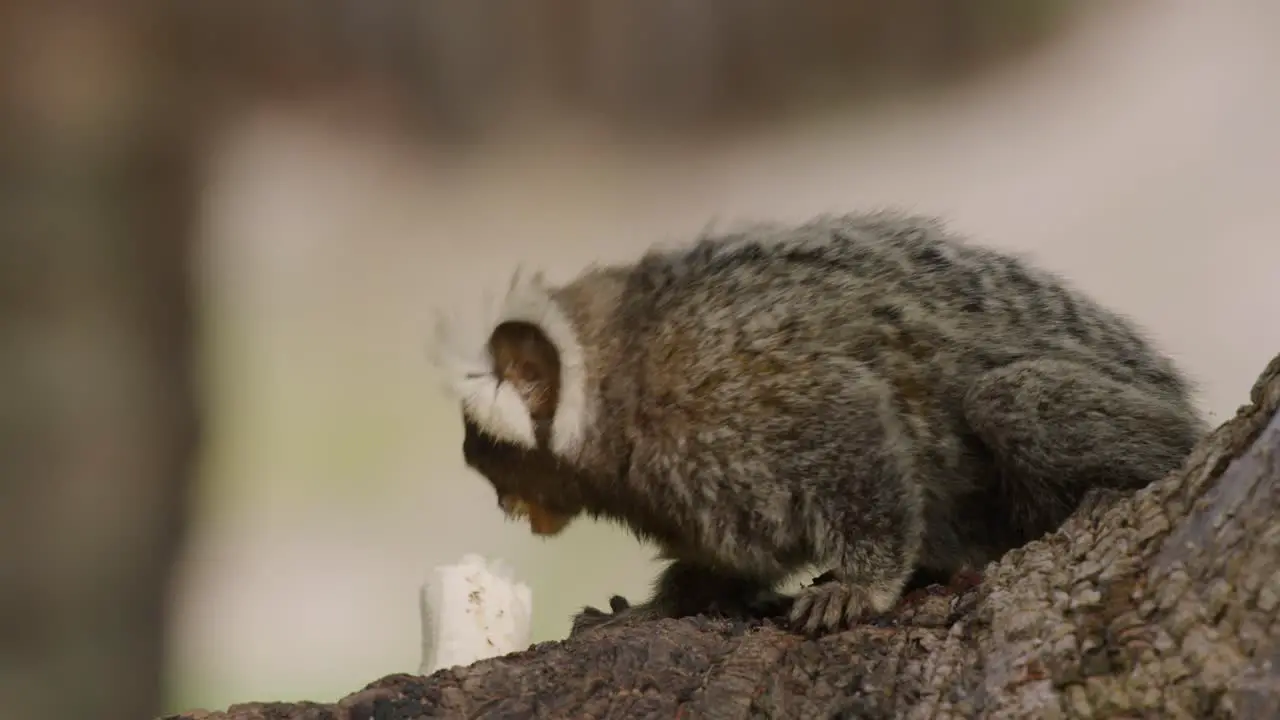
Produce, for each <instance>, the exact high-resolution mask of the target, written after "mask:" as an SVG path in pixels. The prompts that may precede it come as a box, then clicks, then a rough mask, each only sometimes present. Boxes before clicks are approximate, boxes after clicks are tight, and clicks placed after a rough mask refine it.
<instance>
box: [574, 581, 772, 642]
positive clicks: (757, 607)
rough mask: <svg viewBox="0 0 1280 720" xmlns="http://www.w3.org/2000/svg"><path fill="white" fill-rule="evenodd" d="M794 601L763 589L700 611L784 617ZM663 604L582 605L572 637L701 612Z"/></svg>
mask: <svg viewBox="0 0 1280 720" xmlns="http://www.w3.org/2000/svg"><path fill="white" fill-rule="evenodd" d="M792 602H793V600H792V598H791V597H790V596H788V595H783V594H782V593H778V592H774V591H773V590H770V589H762V590H760V591H758V592H756V593H754V594H752V595H751V596H749V597H746V598H734V597H732V596H729V597H724V598H718V599H716V600H715V601H713V602H711V603H710V604H709V605H707V606H706V607H705V608H703V609H701V610H700V611H698V612H702V613H705V614H708V615H720V616H723V617H733V618H766V617H781V616H784V615H786V613H787V610H788V609H789V608H790V607H791V603H792ZM663 607H664V605H662V604H661V603H660V602H659V601H658V599H655V600H653V601H650V602H647V603H644V604H643V605H632V604H631V602H630V601H628V600H627V599H626V598H625V597H623V596H621V595H614V596H613V597H611V598H609V609H610V610H612V612H605V611H603V610H600V609H599V608H595V607H591V606H590V605H588V606H587V607H584V608H582V612H580V613H578V614H577V615H575V616H574V617H573V626H572V629H570V631H569V637H573V636H575V635H578V634H580V633H583V632H586V631H587V630H591V629H594V628H599V627H614V626H617V625H629V624H631V623H636V622H644V621H646V620H657V619H660V618H664V617H680V616H682V615H685V614H698V612H690V613H680V612H673V611H664V610H663V609H662V608H663Z"/></svg>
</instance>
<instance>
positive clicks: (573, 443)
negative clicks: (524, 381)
mask: <svg viewBox="0 0 1280 720" xmlns="http://www.w3.org/2000/svg"><path fill="white" fill-rule="evenodd" d="M553 290H554V289H553V288H552V287H551V286H550V285H549V284H548V283H547V282H546V279H545V278H544V277H543V274H542V273H541V272H538V273H534V274H532V275H529V274H526V272H525V271H524V269H523V267H521V268H517V270H516V271H515V272H514V273H512V275H511V279H510V282H509V283H507V287H506V292H505V293H504V294H503V295H501V296H500V297H495V296H494V295H493V294H491V293H485V295H484V296H483V299H482V300H481V302H480V303H477V305H475V306H473V307H472V310H471V312H452V313H449V314H448V315H446V314H444V313H442V312H439V311H438V312H437V313H436V315H437V318H436V329H435V348H434V350H435V352H434V353H433V355H434V360H435V365H436V367H437V368H438V369H439V370H440V371H441V373H442V374H443V377H444V379H445V381H446V383H447V385H448V386H449V388H450V390H451V391H452V393H453V394H454V395H455V396H457V397H458V398H459V399H460V400H461V401H462V406H463V411H464V412H465V413H466V414H467V416H468V417H469V418H470V419H471V420H472V421H473V422H475V423H476V424H477V425H478V426H479V428H480V429H481V430H482V431H483V432H486V433H488V434H490V435H491V436H493V437H495V438H497V439H500V440H506V441H509V442H513V443H516V444H519V445H522V446H524V447H530V448H532V447H535V446H536V440H535V438H534V432H533V419H532V416H531V415H530V413H529V409H528V407H526V406H525V404H524V401H523V399H522V398H521V397H520V395H519V393H517V392H516V390H515V388H514V387H512V386H511V385H510V384H508V383H503V382H501V378H499V377H496V376H495V375H494V368H493V358H492V357H490V355H489V339H490V337H491V336H492V335H493V331H494V329H496V328H497V327H498V326H499V325H501V324H502V323H504V322H527V323H531V324H533V325H536V326H537V327H538V328H539V329H541V330H542V332H543V333H545V334H546V336H547V339H548V340H550V341H551V344H552V345H553V346H554V347H555V349H556V352H557V353H558V354H559V359H560V399H559V403H558V404H557V406H556V413H555V417H554V419H553V421H552V429H551V448H552V450H553V451H554V452H556V453H557V454H560V455H571V454H573V453H574V452H575V451H576V450H577V449H578V448H579V447H580V445H581V443H582V434H583V431H584V429H585V427H586V426H587V423H588V417H587V415H588V413H587V403H586V373H585V368H584V358H583V352H582V345H581V343H580V342H579V340H578V334H577V331H576V330H575V329H574V327H573V325H572V323H571V322H570V321H569V318H568V316H567V315H565V313H564V311H563V310H562V309H561V308H560V306H559V305H558V304H557V303H556V301H555V299H554V298H553V297H552V293H553Z"/></svg>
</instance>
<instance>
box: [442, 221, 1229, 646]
mask: <svg viewBox="0 0 1280 720" xmlns="http://www.w3.org/2000/svg"><path fill="white" fill-rule="evenodd" d="M521 298H523V299H521ZM477 328H478V329H477ZM477 328H467V329H469V330H471V335H470V337H471V340H470V342H471V345H464V344H463V343H464V341H463V339H462V338H463V337H464V335H463V334H461V333H460V332H459V326H458V325H456V324H455V325H448V324H446V325H444V326H442V334H441V340H440V342H441V343H442V346H443V347H446V348H450V347H451V348H454V349H455V350H457V351H458V352H457V353H455V356H454V357H455V360H456V358H457V357H461V356H465V357H466V358H467V360H466V362H458V361H455V362H453V363H452V364H449V363H446V364H445V365H446V368H447V369H448V370H449V372H451V373H453V375H451V377H453V378H456V379H457V382H455V388H456V389H458V390H459V392H460V393H461V394H462V395H464V396H465V397H466V398H469V399H468V400H466V402H464V411H463V419H464V424H465V427H466V439H465V442H464V448H463V450H464V454H465V457H466V461H467V463H468V464H469V465H470V466H472V467H473V468H475V469H477V470H478V471H479V472H480V473H481V474H483V475H484V476H485V477H486V478H487V479H488V480H489V481H490V483H491V484H492V485H493V486H494V488H495V490H496V491H497V493H498V495H499V498H500V499H502V498H505V497H511V496H517V497H520V498H523V499H525V500H528V501H529V502H530V503H531V504H534V505H537V506H539V507H541V508H542V509H543V510H544V511H545V512H547V513H550V514H551V515H553V516H555V517H558V518H560V519H561V520H562V521H563V522H561V523H559V524H558V525H556V526H555V531H556V532H558V530H559V528H562V527H563V525H564V523H567V521H568V520H569V519H571V518H572V517H574V516H576V515H578V514H580V513H586V514H587V515H588V516H590V517H594V518H601V519H608V520H611V521H615V522H618V523H621V524H622V525H624V526H626V527H627V528H629V529H630V530H631V531H633V532H634V533H635V534H636V535H637V536H639V537H640V538H642V539H644V540H647V541H650V542H653V543H655V544H656V545H657V546H658V547H659V548H661V549H662V553H663V555H664V557H667V558H669V559H671V560H672V563H671V564H670V565H669V566H668V567H667V568H666V569H665V570H664V571H663V573H662V575H661V577H660V578H659V579H658V581H657V583H656V590H655V594H654V596H653V597H652V598H651V599H650V600H649V601H648V602H647V603H644V604H641V605H636V606H633V607H627V606H626V604H625V603H621V604H615V609H616V610H618V612H615V613H613V614H609V613H604V612H601V611H598V610H594V609H592V608H587V609H586V610H584V612H583V613H582V614H580V615H579V616H578V617H577V618H576V619H575V630H582V629H585V628H587V627H592V626H595V625H599V624H602V623H609V622H612V621H613V620H614V619H616V618H621V617H636V616H638V617H667V616H679V615H686V614H692V613H697V612H702V611H707V610H713V609H718V610H722V611H735V610H740V609H742V608H746V607H750V606H751V605H752V603H754V602H757V601H758V599H759V598H768V597H770V595H771V591H772V589H773V588H775V587H776V586H777V584H778V583H779V582H781V581H782V580H784V579H785V578H787V577H788V576H790V575H792V574H793V573H794V572H795V571H796V570H798V569H800V568H803V567H809V566H817V567H819V568H821V569H826V570H830V571H831V576H832V577H833V578H834V580H833V581H832V582H827V583H822V584H819V585H815V586H813V587H809V588H805V589H804V590H802V591H800V593H799V594H798V595H797V596H796V598H795V600H794V602H793V603H791V605H790V610H789V615H788V617H789V621H790V622H791V624H792V625H793V627H795V628H796V629H799V630H805V631H809V632H815V631H817V632H821V631H829V630H834V629H838V628H841V627H844V626H847V625H848V624H850V623H852V622H854V621H856V620H858V619H859V618H860V617H862V616H864V615H865V614H868V613H877V612H883V611H886V610H888V609H890V608H891V607H892V606H893V605H894V604H895V602H896V601H897V600H898V599H899V597H900V595H901V593H902V591H903V588H904V584H905V583H906V581H907V579H908V577H909V576H911V575H912V573H913V571H919V572H925V573H933V574H937V575H941V576H948V575H950V574H951V573H952V572H953V571H956V570H959V569H962V568H975V569H978V568H981V567H982V566H984V565H985V564H986V563H988V562H989V561H991V560H994V559H996V558H998V557H999V556H1000V555H1001V554H1003V553H1004V552H1005V551H1006V550H1008V549H1010V548H1013V547H1016V546H1018V545H1021V544H1024V543H1026V542H1027V541H1029V540H1032V539H1034V538H1036V537H1039V536H1041V535H1043V534H1044V533H1046V532H1048V531H1051V530H1053V529H1054V528H1056V527H1057V526H1058V524H1059V523H1061V522H1062V521H1063V520H1064V519H1065V518H1066V517H1067V515H1068V514H1070V513H1071V512H1072V510H1073V509H1074V508H1075V507H1076V506H1077V504H1078V503H1079V502H1080V500H1081V499H1082V497H1083V496H1084V494H1085V493H1086V491H1088V490H1089V489H1090V488H1093V487H1100V486H1103V487H1112V488H1123V489H1128V488H1138V487H1141V486H1144V485H1146V484H1148V483H1150V482H1151V481H1153V480H1156V479H1157V478H1160V477H1162V476H1164V475H1165V474H1166V473H1168V472H1170V471H1171V470H1173V469H1175V468H1176V467H1178V466H1179V465H1180V464H1181V462H1182V460H1183V459H1184V457H1185V456H1186V455H1187V453H1188V452H1189V451H1190V449H1191V448H1192V446H1193V445H1194V444H1195V443H1196V441H1197V440H1198V439H1199V438H1200V437H1201V435H1202V433H1203V432H1204V429H1205V426H1204V424H1203V422H1202V420H1201V419H1200V417H1199V416H1198V414H1197V412H1196V410H1195V408H1194V407H1193V404H1192V402H1191V400H1190V394H1191V392H1190V387H1189V384H1188V382H1187V380H1185V379H1184V377H1183V375H1182V374H1181V373H1180V372H1179V371H1178V370H1177V369H1176V368H1175V367H1174V365H1173V364H1172V363H1171V361H1170V360H1169V359H1167V358H1166V357H1165V356H1164V355H1162V354H1160V353H1158V352H1157V351H1156V350H1155V349H1153V347H1152V345H1151V344H1150V343H1149V342H1148V341H1147V340H1146V339H1145V338H1144V336H1143V334H1142V333H1141V332H1140V331H1139V330H1138V329H1136V328H1135V326H1134V325H1133V324H1132V323H1131V322H1129V321H1128V320H1126V319H1125V318H1123V317H1121V316H1120V315H1118V314H1116V313H1114V312H1112V311H1110V310H1108V309H1106V308H1104V307H1102V306H1100V305H1098V304H1097V303H1095V302H1093V301H1092V300H1090V299H1089V298H1087V297H1085V296H1083V295H1082V294H1080V293H1079V292H1077V291H1074V290H1072V289H1070V288H1069V287H1068V286H1067V285H1066V284H1065V283H1064V282H1063V281H1061V280H1060V279H1059V278H1058V277H1056V276H1055V275H1053V274H1050V273H1047V272H1045V271H1043V270H1039V269H1037V268H1035V267H1033V266H1032V265H1030V264H1029V263H1027V262H1026V261H1024V260H1020V259H1017V258H1015V257H1013V256H1009V255H1006V254H1002V253H999V252H995V251H992V250H988V249H983V248H980V247H976V246H973V245H970V244H967V243H966V242H964V241H963V240H961V239H959V238H957V237H956V236H954V235H953V234H951V233H950V232H949V231H948V230H946V229H945V228H944V227H943V226H942V225H941V224H940V223H938V222H937V221H935V220H932V219H929V218H923V217H916V216H910V215H905V214H897V213H891V212H876V213H867V214H850V215H844V216H836V217H823V218H819V219H817V220H813V221H811V222H808V223H805V224H802V225H799V226H756V227H752V228H749V229H746V230H742V231H739V232H735V233H729V234H724V235H719V236H715V237H707V238H704V239H701V240H699V241H697V242H695V243H694V244H692V245H691V246H688V247H685V248H681V249H675V250H661V251H659V250H655V251H651V252H650V253H648V254H646V255H645V256H644V257H642V258H641V259H640V260H639V261H638V262H636V263H634V264H631V265H624V266H614V267H603V268H595V269H591V270H588V271H587V272H585V273H584V274H582V275H581V276H579V277H578V278H577V279H576V280H573V281H572V282H569V283H568V284H566V285H563V286H559V287H551V286H549V285H547V284H546V283H545V282H543V281H542V280H541V278H537V277H535V278H533V279H532V280H519V279H518V280H517V281H515V282H513V285H512V290H511V292H510V293H509V294H508V299H507V300H506V301H505V303H500V304H499V307H498V308H497V309H496V310H492V309H491V313H490V315H489V316H487V318H486V319H484V320H483V321H482V322H480V324H479V325H478V326H477ZM481 337H483V341H480V340H478V338H481ZM468 353H469V354H468ZM468 363H469V364H468ZM466 368H470V369H469V370H468V369H466ZM486 372H487V373H488V375H487V381H488V382H489V383H490V384H489V385H487V386H484V388H485V389H483V390H477V389H476V387H477V386H475V385H474V383H477V382H481V381H482V380H483V379H484V377H485V376H484V373H486ZM464 376H465V377H467V378H469V380H468V381H469V382H471V383H473V385H472V386H471V387H470V390H468V389H467V388H466V387H463V385H465V383H463V381H462V378H463V377H464ZM503 392H506V393H507V396H506V397H508V399H509V398H511V397H515V396H518V397H519V398H520V400H521V402H519V403H516V402H514V401H512V402H508V404H507V406H506V410H505V411H504V412H509V413H517V414H518V413H526V415H524V416H523V417H516V418H514V419H512V423H513V424H509V425H510V426H511V427H516V426H519V427H518V428H517V429H518V430H519V432H515V431H512V432H506V431H504V429H503V428H504V427H507V426H506V425H503V424H502V422H498V421H493V418H495V417H497V416H498V413H497V412H496V411H495V410H494V409H493V408H490V407H488V406H486V405H485V402H486V401H485V398H486V397H488V394H492V395H493V397H495V398H496V397H498V396H499V394H501V393H503ZM512 393H514V395H512ZM566 393H568V394H569V395H566ZM566 397H571V402H570V403H568V404H566V401H565V398H566ZM513 408H514V409H513ZM521 423H527V425H528V426H529V427H525V425H522V424H521ZM530 428H531V430H532V432H531V433H530V432H529V430H530ZM546 534H552V533H546Z"/></svg>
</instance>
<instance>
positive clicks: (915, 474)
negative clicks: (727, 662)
mask: <svg viewBox="0 0 1280 720" xmlns="http://www.w3.org/2000/svg"><path fill="white" fill-rule="evenodd" d="M843 380H844V383H843V386H842V387H841V388H840V390H839V391H837V392H836V393H833V395H832V396H833V397H834V398H836V401H835V402H834V403H833V406H832V408H831V411H832V417H837V418H838V421H832V422H831V423H830V424H829V425H828V426H827V427H829V428H830V430H829V432H824V429H823V428H822V427H813V428H811V430H810V431H811V432H812V433H814V435H813V436H812V440H813V444H814V445H815V446H816V447H819V448H822V449H823V451H825V452H827V453H830V456H829V457H826V458H818V459H816V460H812V464H813V465H815V466H823V465H825V466H827V467H831V468H838V469H839V470H838V472H840V473H842V474H843V477H841V478H840V479H839V480H838V481H837V482H836V483H834V484H831V485H814V486H811V489H810V492H812V493H814V496H813V498H812V499H811V500H810V501H809V502H807V503H802V506H803V505H807V506H808V508H809V513H811V516H810V517H808V518H807V522H808V524H809V531H808V536H809V541H810V543H812V545H813V554H814V559H815V560H816V561H817V562H819V563H821V564H822V565H825V566H826V567H828V568H829V569H830V572H829V573H828V574H829V575H830V577H831V578H832V580H831V581H828V582H824V583H819V584H814V585H811V586H809V587H806V588H804V589H802V590H801V591H800V592H799V593H797V594H796V597H795V602H794V603H793V604H792V606H791V610H790V612H789V613H788V615H787V620H788V624H789V625H790V626H791V628H792V629H794V630H798V631H801V632H804V633H807V634H820V633H825V632H832V631H837V630H841V629H843V628H845V627H848V626H850V625H853V624H854V623H856V622H858V621H859V620H862V619H863V618H864V617H866V616H867V615H870V614H879V613H884V612H887V611H888V610H890V609H892V608H893V606H894V605H896V604H897V602H898V600H899V599H900V598H901V597H902V591H903V588H904V587H905V586H906V584H907V581H908V580H909V579H910V578H911V576H912V575H913V573H914V571H915V569H916V565H917V562H918V560H919V555H920V549H921V543H922V540H923V537H924V529H925V528H924V508H923V503H922V498H921V483H920V476H919V471H920V469H919V467H918V465H917V462H916V458H917V455H918V453H917V451H916V448H915V446H914V444H913V440H912V438H911V437H910V436H909V435H908V434H907V432H906V431H905V428H904V426H903V422H902V418H901V417H900V416H899V414H898V410H897V408H896V406H895V404H894V401H893V393H892V391H891V390H890V388H889V387H888V385H887V384H886V383H884V382H883V381H882V380H880V379H879V378H877V377H875V376H873V375H871V374H870V373H862V372H856V371H853V372H850V373H849V374H848V375H846V376H845V377H844V378H843Z"/></svg>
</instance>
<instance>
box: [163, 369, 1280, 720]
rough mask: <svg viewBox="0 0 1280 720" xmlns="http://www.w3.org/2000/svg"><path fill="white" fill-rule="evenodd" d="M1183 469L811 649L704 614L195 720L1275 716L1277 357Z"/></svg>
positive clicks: (1100, 501) (1279, 616)
mask: <svg viewBox="0 0 1280 720" xmlns="http://www.w3.org/2000/svg"><path fill="white" fill-rule="evenodd" d="M1250 399H1251V403H1250V404H1249V405H1246V406H1244V407H1242V408H1241V409H1240V410H1239V412H1238V413H1237V415H1236V417H1234V418H1232V419H1231V420H1229V421H1227V422H1226V423H1224V424H1223V425H1222V426H1221V427H1219V428H1218V429H1217V430H1215V431H1214V432H1213V433H1212V434H1211V435H1210V436H1209V437H1207V438H1206V439H1205V440H1204V442H1202V443H1201V445H1200V446H1199V448H1197V449H1196V451H1195V452H1194V453H1192V455H1191V456H1190V457H1189V458H1188V460H1187V462H1186V463H1185V465H1184V467H1183V469H1182V470H1181V471H1179V472H1177V473H1174V474H1172V475H1170V476H1169V477H1168V478H1166V479H1165V480H1163V481H1161V482H1159V483H1156V484H1154V485H1152V486H1150V487H1148V488H1146V489H1144V490H1142V491H1140V492H1138V493H1136V494H1131V495H1123V494H1119V493H1115V492H1107V493H1096V494H1094V495H1092V496H1090V498H1089V499H1088V500H1087V501H1086V503H1085V505H1084V506H1083V507H1081V508H1080V510H1079V511H1078V512H1076V514H1075V515H1073V516H1072V518H1071V519H1070V520H1069V521H1068V522H1067V523H1066V524H1064V526H1063V527H1062V528H1061V529H1060V530H1059V531H1058V532H1056V533H1054V534H1052V535H1049V536H1046V537H1045V538H1043V539H1042V540H1039V541H1036V542H1033V543H1030V544H1028V545H1027V546H1025V547H1023V548H1019V549H1017V550H1014V551H1012V552H1010V553H1008V554H1007V555H1006V556H1005V557H1004V558H1003V559H1002V560H1001V561H1000V562H998V563H995V564H994V565H992V566H990V567H988V568H987V571H986V574H985V580H984V581H983V582H982V583H981V584H980V585H977V586H974V587H970V588H967V589H961V590H958V591H956V592H948V591H945V590H944V589H942V588H937V587H935V588H932V589H931V590H930V591H929V592H927V593H925V594H924V595H923V597H920V598H918V599H916V600H914V601H913V602H910V603H906V604H904V607H903V608H902V609H901V610H900V611H899V612H898V613H897V615H896V616H894V617H893V618H892V619H891V620H888V621H885V622H884V623H882V624H880V625H866V626H861V627H858V628H856V629H854V630H852V631H850V632H845V633H842V634H838V635H832V636H828V637H825V638H821V639H817V640H810V639H806V638H803V637H800V636H797V635H793V634H790V633H787V632H785V631H783V630H781V629H779V628H778V627H777V626H775V625H773V624H772V623H771V622H768V621H765V622H754V623H749V622H741V621H731V620H724V619H714V618H707V617H695V618H686V619H682V620H663V621H659V622H653V623H647V624H640V625H634V626H630V627H620V628H613V629H608V630H603V631H601V632H599V633H596V634H587V635H585V636H582V637H578V638H574V639H570V640H566V641H563V642H549V643H541V644H539V645H535V646H533V647H532V648H530V649H529V650H527V651H524V652H520V653H513V654H511V655H507V656H504V657H500V658H494V659H490V660H484V661H481V662H477V663H475V664H473V665H470V666H468V667H461V668H453V669H450V670H443V671H440V672H437V673H435V674H433V675H431V676H429V677H419V676H413V675H393V676H389V677H386V678H383V679H382V680H379V681H377V682H375V683H373V684H372V685H370V686H368V687H367V688H366V689H365V690H363V691H361V692H358V693H355V694H353V695H351V696H349V697H347V698H345V699H343V700H342V701H340V702H338V703H336V704H329V705H323V704H314V703H311V704H284V703H274V704H271V703H268V704H262V703H252V704H246V705H237V706H234V707H232V708H231V709H230V710H228V711H227V713H189V714H187V715H179V716H172V717H173V718H183V719H187V718H189V719H190V720H197V719H202V720H221V719H222V718H228V719H230V718H236V719H237V720H277V719H283V718H314V719H316V720H319V719H321V718H333V719H338V718H343V719H345V718H351V719H352V720H354V719H355V718H361V719H362V720H363V719H364V718H372V717H377V718H406V719H407V718H428V717H429V718H443V717H494V718H498V717H501V718H516V717H546V718H569V717H575V718H576V717H594V718H605V717H609V718H614V717H618V718H623V717H625V718H632V717H681V718H694V717H699V718H703V717H705V718H745V717H787V718H809V717H821V718H825V717H862V718H878V717H884V718H889V717H907V718H926V717H927V718H971V717H990V718H1061V717H1081V718H1083V717H1117V716H1121V717H1170V718H1173V717H1245V718H1262V717H1275V716H1277V714H1278V713H1280V521H1278V520H1277V518H1280V416H1277V413H1276V411H1277V408H1278V407H1280V356H1277V357H1276V358H1275V359H1273V360H1272V361H1271V363H1270V364H1269V365H1268V366H1267V368H1266V370H1265V371H1264V372H1263V374H1262V376H1261V377H1260V378H1259V379H1258V382H1257V384H1256V385H1255V387H1254V388H1253V392H1252V395H1251V398H1250Z"/></svg>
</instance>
